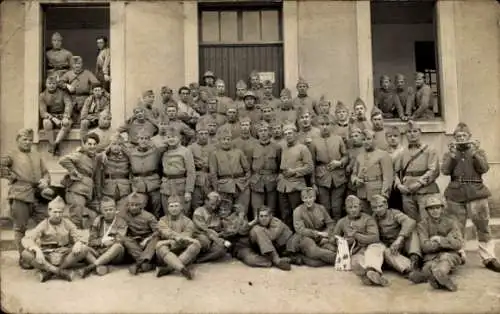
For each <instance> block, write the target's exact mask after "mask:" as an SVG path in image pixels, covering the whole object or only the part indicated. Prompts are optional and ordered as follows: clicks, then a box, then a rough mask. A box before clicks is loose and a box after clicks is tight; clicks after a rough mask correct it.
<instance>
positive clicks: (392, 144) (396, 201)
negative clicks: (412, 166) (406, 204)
mask: <svg viewBox="0 0 500 314" xmlns="http://www.w3.org/2000/svg"><path fill="white" fill-rule="evenodd" d="M385 137H386V140H387V144H388V145H389V146H388V148H387V152H388V153H389V154H390V155H391V158H392V165H393V167H395V166H396V161H397V160H399V158H400V156H401V154H402V153H403V151H404V147H403V145H401V131H400V130H399V129H398V127H397V126H393V127H390V128H388V129H387V131H386V133H385ZM396 175H397V173H396ZM395 182H396V180H395ZM388 201H389V207H390V208H398V209H402V208H403V199H402V195H401V192H400V191H399V190H398V189H397V187H396V186H395V185H393V187H392V190H391V195H390V196H389V200H388Z"/></svg>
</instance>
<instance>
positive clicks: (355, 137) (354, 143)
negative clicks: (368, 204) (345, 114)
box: [345, 127, 365, 195]
mask: <svg viewBox="0 0 500 314" xmlns="http://www.w3.org/2000/svg"><path fill="white" fill-rule="evenodd" d="M363 139H364V135H363V131H361V129H360V128H357V127H353V128H351V130H350V131H349V138H348V141H349V146H348V147H349V148H348V150H347V154H348V156H349V163H348V164H347V166H346V167H345V173H346V176H347V194H348V195H356V188H355V187H354V185H353V183H352V180H351V179H350V178H351V175H352V173H353V171H354V169H355V166H356V159H357V158H358V155H360V154H361V153H362V152H364V151H365V148H364V147H363Z"/></svg>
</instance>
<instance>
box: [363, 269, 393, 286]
mask: <svg viewBox="0 0 500 314" xmlns="http://www.w3.org/2000/svg"><path fill="white" fill-rule="evenodd" d="M366 277H368V279H370V281H371V282H372V283H373V284H374V285H377V286H382V287H387V286H388V285H389V281H388V280H387V279H386V278H385V277H384V276H383V275H382V274H381V273H379V272H377V271H376V270H373V269H368V270H367V272H366Z"/></svg>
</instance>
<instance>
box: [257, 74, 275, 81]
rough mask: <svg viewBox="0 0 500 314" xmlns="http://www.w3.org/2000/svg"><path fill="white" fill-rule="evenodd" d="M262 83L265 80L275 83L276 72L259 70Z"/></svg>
mask: <svg viewBox="0 0 500 314" xmlns="http://www.w3.org/2000/svg"><path fill="white" fill-rule="evenodd" d="M259 78H260V81H261V83H263V82H264V81H271V82H272V83H273V84H274V82H275V81H274V72H259Z"/></svg>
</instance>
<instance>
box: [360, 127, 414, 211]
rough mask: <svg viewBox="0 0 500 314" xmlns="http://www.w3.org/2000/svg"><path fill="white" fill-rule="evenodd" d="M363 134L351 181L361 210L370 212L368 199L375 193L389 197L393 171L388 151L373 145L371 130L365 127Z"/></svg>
mask: <svg viewBox="0 0 500 314" xmlns="http://www.w3.org/2000/svg"><path fill="white" fill-rule="evenodd" d="M363 135H364V140H363V145H364V151H363V152H361V153H360V154H359V155H358V156H357V157H356V163H355V165H354V170H353V172H352V175H351V181H352V184H353V187H354V188H355V189H356V194H357V196H358V198H359V199H360V201H361V208H362V210H363V212H365V213H367V214H371V207H370V203H369V202H370V199H371V198H372V196H373V195H376V194H380V195H382V196H384V197H385V198H388V197H389V193H390V192H391V187H392V182H393V180H394V171H393V167H392V160H391V156H390V155H389V153H388V152H386V151H383V150H380V149H378V148H376V147H375V143H374V141H373V131H371V130H369V129H365V130H364V131H363ZM410 217H411V216H410Z"/></svg>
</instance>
